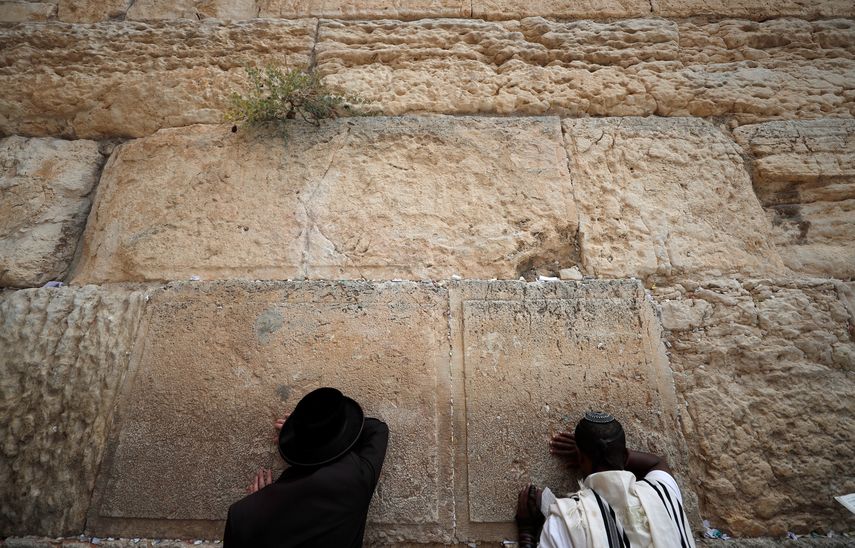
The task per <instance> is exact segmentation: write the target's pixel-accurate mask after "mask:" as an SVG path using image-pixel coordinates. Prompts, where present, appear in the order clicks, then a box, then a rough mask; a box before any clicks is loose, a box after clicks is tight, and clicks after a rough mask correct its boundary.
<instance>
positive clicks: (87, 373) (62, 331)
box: [0, 286, 144, 536]
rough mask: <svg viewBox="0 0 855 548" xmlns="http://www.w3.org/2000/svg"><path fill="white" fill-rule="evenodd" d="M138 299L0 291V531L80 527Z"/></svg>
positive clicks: (86, 291)
mask: <svg viewBox="0 0 855 548" xmlns="http://www.w3.org/2000/svg"><path fill="white" fill-rule="evenodd" d="M143 298H144V296H143V293H142V292H131V291H124V290H120V289H109V290H108V289H99V288H96V287H94V286H86V287H83V288H78V289H69V288H63V289H29V290H21V291H7V292H4V293H2V294H0V416H2V417H3V420H2V424H0V535H3V536H5V535H11V534H39V535H52V536H56V535H61V534H71V533H73V534H77V533H79V532H80V531H82V530H83V525H84V521H85V517H86V511H87V508H88V506H89V498H90V496H91V494H92V489H93V487H94V485H95V475H96V473H97V472H98V467H99V465H100V463H101V457H102V455H103V451H104V447H105V444H106V442H107V435H108V431H109V428H110V424H111V420H112V412H113V405H114V403H115V401H116V394H117V393H118V391H119V390H120V387H121V385H122V382H123V379H124V378H125V374H126V372H127V370H128V364H129V361H130V355H131V351H132V347H133V343H134V339H135V335H136V330H137V326H138V325H139V320H140V316H141V311H142V302H143Z"/></svg>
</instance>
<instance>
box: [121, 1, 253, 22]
mask: <svg viewBox="0 0 855 548" xmlns="http://www.w3.org/2000/svg"><path fill="white" fill-rule="evenodd" d="M255 4H256V2H255V0H178V1H176V0H136V1H135V2H134V3H133V5H132V6H131V7H130V9H129V10H128V14H127V18H128V19H130V20H136V21H144V20H156V19H192V20H194V21H196V20H199V19H205V18H207V17H216V18H218V19H234V20H243V19H253V18H254V17H255V16H256V14H257V13H258V8H256V5H255Z"/></svg>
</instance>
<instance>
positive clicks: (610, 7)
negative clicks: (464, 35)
mask: <svg viewBox="0 0 855 548" xmlns="http://www.w3.org/2000/svg"><path fill="white" fill-rule="evenodd" d="M651 6H652V4H651V3H650V2H646V1H645V0H582V1H574V2H567V1H566V0H531V1H528V2H521V1H519V0H473V2H472V17H474V18H476V19H488V20H489V19H492V20H507V19H522V18H524V17H547V18H553V19H629V18H632V17H643V16H645V15H650V13H651Z"/></svg>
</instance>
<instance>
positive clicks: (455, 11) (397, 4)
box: [258, 0, 471, 19]
mask: <svg viewBox="0 0 855 548" xmlns="http://www.w3.org/2000/svg"><path fill="white" fill-rule="evenodd" d="M470 11H471V2H470V1H468V0H404V1H401V0H359V1H357V2H343V1H341V0H258V15H259V17H288V18H290V17H330V18H333V19H422V18H426V17H468V16H469V15H470Z"/></svg>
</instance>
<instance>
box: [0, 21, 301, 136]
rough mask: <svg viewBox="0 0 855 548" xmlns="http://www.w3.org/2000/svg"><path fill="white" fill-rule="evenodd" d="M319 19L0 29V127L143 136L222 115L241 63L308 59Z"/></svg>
mask: <svg viewBox="0 0 855 548" xmlns="http://www.w3.org/2000/svg"><path fill="white" fill-rule="evenodd" d="M316 25H317V23H316V21H314V20H312V19H303V20H299V21H275V20H256V21H252V22H244V23H222V22H218V21H215V20H212V21H203V22H201V23H200V22H191V21H172V22H152V23H139V22H123V23H118V22H110V23H97V24H92V25H69V24H64V23H53V24H50V25H36V24H30V25H17V26H15V27H10V28H6V29H2V30H0V87H2V88H3V89H4V93H3V95H2V97H0V132H3V133H7V134H23V135H63V136H76V137H79V138H97V137H104V136H129V137H139V136H142V135H148V134H150V133H153V132H154V131H156V130H157V129H159V128H161V127H174V126H185V125H189V124H194V123H199V122H207V123H219V122H220V121H221V120H222V115H223V111H224V109H225V108H226V106H227V98H228V96H229V94H230V93H231V92H232V91H234V90H235V89H238V88H239V87H240V85H241V84H242V83H243V82H244V80H245V73H244V70H243V69H244V67H245V66H254V65H258V66H263V65H266V64H274V65H279V66H282V67H283V68H286V69H287V68H288V67H305V66H306V65H308V58H309V52H310V51H311V48H312V41H313V39H314V32H315V27H316Z"/></svg>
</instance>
